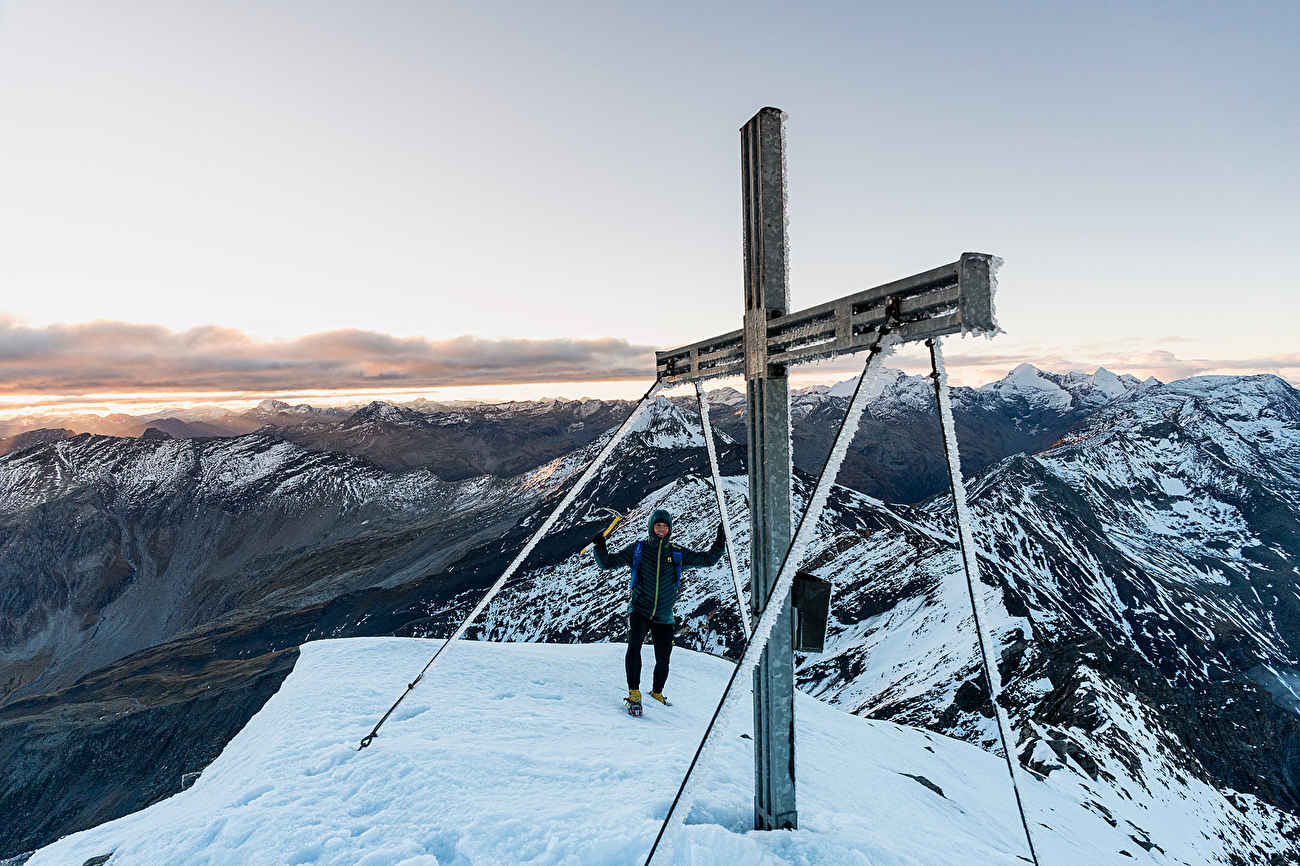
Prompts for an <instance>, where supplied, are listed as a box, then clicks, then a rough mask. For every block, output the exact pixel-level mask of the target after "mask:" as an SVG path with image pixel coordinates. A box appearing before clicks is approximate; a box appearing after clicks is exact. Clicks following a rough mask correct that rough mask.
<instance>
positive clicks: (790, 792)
mask: <svg viewBox="0 0 1300 866" xmlns="http://www.w3.org/2000/svg"><path fill="white" fill-rule="evenodd" d="M785 120H786V115H785V113H784V112H782V111H781V110H780V109H776V108H764V109H762V110H761V111H759V112H758V114H756V115H754V117H753V118H751V119H750V121H749V122H748V123H746V124H745V125H744V126H743V127H742V128H741V130H740V158H741V187H742V195H743V199H744V240H745V314H744V320H743V325H742V327H741V328H740V329H739V330H736V331H731V332H728V333H726V334H719V335H718V336H716V337H711V338H709V339H707V340H700V341H698V342H695V343H691V344H689V345H685V346H680V347H678V348H676V349H672V350H669V351H666V352H656V353H655V355H656V357H655V365H656V372H657V374H658V377H659V379H660V380H661V381H663V382H664V383H666V384H685V383H688V382H699V381H703V380H705V379H713V378H718V377H721V376H734V375H741V374H743V375H744V377H745V380H746V382H745V385H746V387H745V392H746V410H747V413H748V428H749V429H748V445H749V452H748V464H749V520H750V539H751V552H750V595H749V597H750V610H751V612H752V614H753V616H754V618H755V619H757V617H758V616H759V615H760V614H761V613H762V607H763V602H764V601H765V600H766V599H767V597H768V595H769V594H770V593H771V591H772V587H773V585H774V583H775V581H776V579H777V575H778V572H779V571H780V568H781V564H782V562H783V561H784V559H785V556H786V553H787V551H788V550H789V549H790V545H791V536H792V531H791V527H792V523H791V513H790V507H791V502H790V489H791V488H790V480H791V454H790V392H789V378H788V374H789V368H790V367H791V366H793V365H795V364H801V363H806V362H808V361H817V360H822V359H826V358H833V357H836V356H837V355H845V354H850V353H853V352H857V351H860V350H863V349H871V348H872V347H873V346H875V345H877V344H878V342H879V340H880V337H881V334H882V331H884V330H885V329H888V330H889V332H890V333H892V334H894V335H896V336H897V337H898V338H899V339H900V340H901V341H902V342H915V341H918V340H927V339H930V338H933V337H940V336H943V335H946V334H954V333H958V332H976V333H986V334H991V333H994V332H996V330H997V324H996V322H995V321H994V317H993V283H992V272H993V261H994V257H993V256H991V255H988V254H986V253H963V254H962V255H961V257H960V258H959V259H958V260H957V261H955V262H952V263H951V264H946V265H942V266H940V267H937V268H934V269H932V270H929V271H925V272H924V273H920V274H916V275H914V276H910V277H905V278H903V279H901V280H895V281H894V282H891V283H885V284H884V285H881V286H876V287H875V288H870V289H864V290H862V291H859V292H855V293H853V294H851V295H845V296H844V297H842V298H837V299H836V300H833V301H827V302H825V303H822V304H818V305H817V306H814V307H809V308H807V309H805V310H799V311H798V312H790V287H789V280H788V255H789V240H788V237H787V235H786V218H785V210H786V178H785ZM784 608H785V609H784V610H783V611H782V614H781V617H780V619H779V620H778V624H777V626H776V628H775V629H774V630H773V632H772V637H771V640H770V642H769V643H768V644H767V646H766V648H765V649H764V651H763V655H762V660H761V661H760V663H759V665H758V668H757V669H756V670H755V672H754V827H755V829H758V830H775V829H794V828H796V827H798V825H799V818H798V809H797V804H796V798H795V761H794V758H795V755H794V743H795V736H794V648H793V647H794V618H793V609H792V607H791V600H790V596H789V595H788V594H787V595H786V598H785V601H784Z"/></svg>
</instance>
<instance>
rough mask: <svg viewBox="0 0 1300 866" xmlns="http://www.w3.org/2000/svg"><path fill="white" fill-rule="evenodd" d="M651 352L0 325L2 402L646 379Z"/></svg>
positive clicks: (562, 343)
mask: <svg viewBox="0 0 1300 866" xmlns="http://www.w3.org/2000/svg"><path fill="white" fill-rule="evenodd" d="M653 376H654V349H653V347H650V346H636V345H632V344H631V343H629V342H628V341H627V340H623V339H618V338H615V337H601V338H594V339H584V340H574V339H548V340H530V339H501V340H492V339H486V338H484V337H475V336H461V337H452V338H449V339H443V340H428V339H424V338H422V337H394V336H391V335H388V334H381V333H377V332H374V331H360V330H341V331H326V332H323V333H318V334H308V335H306V336H302V337H294V338H291V339H283V340H264V339H258V338H255V337H251V336H249V335H247V334H245V333H243V332H242V331H239V330H236V329H233V328H222V327H217V326H208V327H201V328H193V329H191V330H188V331H180V332H178V331H172V330H169V329H168V328H165V327H163V326H161V325H147V324H134V323H129V322H114V321H96V322H87V323H84V324H73V325H47V326H43V327H30V326H26V325H23V324H21V323H20V322H18V321H17V320H15V319H13V318H0V393H2V394H89V393H150V392H176V391H187V392H203V391H212V392H232V391H239V392H281V391H299V390H305V389H331V390H347V389H357V390H360V389H373V388H421V387H429V388H435V387H449V386H457V385H499V384H521V383H532V382H590V381H620V380H631V379H641V380H645V379H649V378H652V377H653Z"/></svg>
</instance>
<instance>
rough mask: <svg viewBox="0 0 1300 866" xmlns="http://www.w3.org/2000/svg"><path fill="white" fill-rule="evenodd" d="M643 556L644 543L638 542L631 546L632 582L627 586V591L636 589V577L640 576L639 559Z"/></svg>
mask: <svg viewBox="0 0 1300 866" xmlns="http://www.w3.org/2000/svg"><path fill="white" fill-rule="evenodd" d="M644 554H645V542H644V541H638V542H637V543H636V544H634V545H633V546H632V582H631V583H630V584H628V589H635V588H636V579H637V576H638V575H640V574H641V557H642V555H644Z"/></svg>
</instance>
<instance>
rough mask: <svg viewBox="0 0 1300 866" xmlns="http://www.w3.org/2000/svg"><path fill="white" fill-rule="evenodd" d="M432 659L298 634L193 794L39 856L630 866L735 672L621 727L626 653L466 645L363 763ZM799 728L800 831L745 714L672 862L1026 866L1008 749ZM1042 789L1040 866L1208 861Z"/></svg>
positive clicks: (707, 671)
mask: <svg viewBox="0 0 1300 866" xmlns="http://www.w3.org/2000/svg"><path fill="white" fill-rule="evenodd" d="M427 653H428V642H427V641H420V640H411V639H399V638H388V639H384V638H359V639H354V640H348V641H323V642H316V643H311V644H307V645H306V646H304V647H303V651H302V657H301V659H300V660H299V662H298V665H297V667H296V668H295V669H294V672H293V673H292V674H291V675H290V676H289V678H288V679H287V680H286V681H285V682H284V684H283V686H282V687H281V689H280V691H279V693H278V694H277V695H276V696H275V697H274V698H272V699H271V701H270V702H269V703H268V704H267V705H266V706H265V707H264V708H263V709H262V711H261V712H259V713H258V714H257V716H256V717H254V719H253V720H252V721H251V722H250V723H249V725H248V726H247V727H246V728H245V729H244V731H243V732H241V733H240V734H239V735H238V736H237V737H236V738H235V739H234V741H232V742H231V743H230V745H229V746H227V748H226V749H225V751H224V752H223V753H222V755H221V757H220V758H218V759H217V761H216V762H215V763H213V764H212V765H211V766H210V767H208V768H207V769H206V770H205V771H204V772H203V775H202V776H201V777H200V778H199V780H198V781H197V782H196V783H195V784H194V786H193V787H192V788H191V789H189V790H188V791H185V792H183V793H180V794H178V795H176V796H174V797H171V798H170V799H168V800H165V801H163V802H161V803H158V804H156V805H154V806H151V807H149V808H148V809H145V810H144V811H142V812H138V813H135V814H133V815H130V816H128V817H126V818H122V819H119V820H117V821H113V822H111V823H108V824H105V825H102V826H100V827H96V828H94V829H92V830H88V831H85V832H82V833H77V834H75V835H72V836H69V837H67V838H65V839H62V840H60V841H59V842H56V843H54V844H53V845H50V846H48V847H46V848H44V849H42V850H40V851H38V852H37V853H36V855H35V856H34V857H33V858H32V859H31V860H30V861H29V864H28V866H51V864H59V866H62V864H66V863H81V862H83V861H84V860H86V859H89V858H91V857H95V856H98V855H103V854H106V853H110V852H113V861H112V862H113V864H114V866H133V864H139V866H145V864H156V863H195V864H198V863H240V864H277V863H299V864H320V866H326V864H339V866H343V864H348V866H352V864H365V866H435V864H456V863H507V862H510V863H515V862H530V863H537V864H547V863H582V864H591V866H601V864H611V866H613V864H619V866H622V864H627V863H634V862H638V861H639V860H640V859H641V858H643V857H644V856H645V854H646V852H647V851H648V850H649V846H650V842H651V840H652V839H653V838H654V833H655V831H656V830H657V829H658V824H659V820H660V817H661V816H662V814H663V813H664V811H665V810H666V808H667V805H668V802H669V800H670V799H671V797H672V794H673V791H674V789H675V786H676V780H677V779H678V778H680V776H681V774H682V773H683V772H684V769H685V766H686V763H687V761H688V760H689V757H690V751H691V745H692V744H693V743H694V742H695V741H696V740H697V739H698V736H699V733H700V731H701V730H702V728H703V726H704V724H705V722H706V721H707V719H708V716H709V714H710V712H711V710H712V705H713V699H714V697H715V696H716V695H717V694H718V693H719V692H720V691H721V689H722V686H723V684H724V683H725V681H726V679H727V677H728V676H729V674H730V665H728V664H727V663H725V662H723V661H720V660H717V659H713V658H710V657H708V656H705V655H699V654H692V653H690V652H689V651H679V653H677V654H675V655H674V674H673V678H674V679H673V682H674V691H673V697H674V706H673V707H671V708H661V709H656V708H655V707H651V708H649V709H648V710H647V714H646V716H645V717H644V718H642V719H630V718H628V717H627V716H626V715H624V714H622V712H621V710H620V709H619V707H618V702H617V694H618V693H619V690H620V687H621V678H622V659H621V655H622V649H621V647H618V646H608V645H595V646H556V645H545V644H531V645H527V644H492V643H475V642H470V643H466V644H465V645H464V646H463V647H458V649H457V652H456V653H454V654H452V655H451V656H450V657H449V658H448V661H447V663H446V664H445V665H444V666H443V667H442V668H441V669H440V670H439V672H438V674H437V676H436V678H435V679H434V681H433V682H431V683H430V684H429V688H428V689H426V690H425V691H424V692H423V693H419V698H418V700H417V699H413V700H412V702H411V704H410V705H409V706H404V707H403V710H402V712H401V713H400V714H398V715H396V716H394V717H393V719H392V720H391V721H390V725H391V727H390V728H386V729H385V733H384V735H383V736H382V737H381V739H379V740H378V741H377V742H376V743H375V745H374V746H372V747H371V748H370V749H367V750H365V751H361V752H358V751H356V749H355V746H354V742H355V736H354V735H355V734H356V733H358V731H359V730H360V725H369V724H371V723H372V722H373V721H374V720H375V719H377V718H378V712H379V711H380V708H381V707H382V706H383V705H384V703H385V701H384V698H385V697H387V696H389V695H391V694H392V693H393V692H394V691H397V690H400V689H401V687H402V684H403V683H404V682H405V680H404V679H403V671H404V670H405V669H408V668H410V666H411V665H413V664H418V662H419V660H422V659H423V658H424V657H425V656H426V655H427ZM797 717H798V726H799V733H798V736H799V748H798V751H797V760H798V761H799V769H798V775H799V779H800V829H798V830H795V831H790V832H783V833H758V832H754V831H752V830H750V829H749V828H750V827H751V825H752V808H753V807H752V800H751V797H752V782H751V777H752V772H753V740H752V738H749V730H750V729H749V726H748V720H747V719H741V718H738V719H737V720H736V723H735V724H734V725H733V726H732V727H730V728H728V729H726V731H725V732H723V733H724V736H722V737H721V738H720V743H719V745H720V748H719V752H718V755H717V761H716V762H715V763H714V765H713V766H712V767H711V768H710V770H709V773H708V776H709V784H708V787H707V790H706V791H705V792H704V793H703V794H702V795H701V798H700V801H699V803H698V805H697V806H696V808H695V809H694V810H693V811H692V812H691V816H690V820H689V821H688V823H687V824H686V826H685V827H684V828H683V829H682V831H681V832H680V834H679V835H678V836H677V840H676V844H675V845H674V847H673V849H672V851H671V856H670V857H666V858H665V859H664V861H663V862H665V863H716V864H726V863H756V862H763V863H771V864H785V863H863V864H868V863H893V862H898V863H915V864H921V866H993V864H1005V866H1013V864H1017V863H1021V862H1023V861H1022V860H1020V859H1019V857H1020V854H1021V853H1022V850H1023V849H1022V847H1021V846H1022V844H1023V843H1021V844H1020V845H1018V844H1017V842H1018V841H1019V839H1018V836H1017V830H1018V827H1017V826H1016V821H1015V818H1014V816H1013V813H1014V805H1013V804H1012V802H1011V800H1010V795H1009V792H1008V790H1007V789H1006V786H1005V785H1004V784H1001V781H1002V780H1001V778H999V776H1000V775H1002V776H1004V775H1005V774H1004V773H1002V774H1000V773H999V769H1000V768H999V767H998V759H996V758H995V757H993V756H991V755H988V754H986V753H984V752H982V751H980V750H979V749H976V748H974V747H972V746H969V745H967V744H964V743H961V742H958V741H956V740H952V739H949V738H947V737H943V736H940V735H937V734H928V733H926V732H924V731H917V730H912V729H908V728H903V727H899V726H897V725H894V724H891V723H888V722H872V721H867V720H863V719H857V718H854V717H852V716H850V715H847V714H845V713H842V712H840V711H838V710H836V709H834V708H832V707H829V706H826V705H825V704H822V703H820V702H818V701H816V700H813V699H811V698H808V697H806V696H800V697H799V699H798V702H797ZM846 756H851V760H845V758H846ZM1031 788H1032V795H1033V797H1034V802H1035V804H1036V805H1037V806H1038V808H1039V809H1040V810H1041V815H1042V816H1043V817H1044V818H1045V820H1047V821H1048V822H1050V823H1051V825H1052V826H1051V828H1050V829H1047V830H1044V831H1043V843H1042V844H1043V848H1044V850H1045V857H1046V858H1048V859H1047V862H1049V863H1071V864H1120V863H1123V864H1131V863H1135V862H1136V863H1157V864H1164V863H1169V862H1179V860H1185V859H1186V858H1187V857H1188V856H1190V857H1191V858H1192V861H1193V862H1196V859H1195V858H1196V855H1197V854H1199V853H1200V851H1201V850H1202V849H1201V848H1199V847H1198V846H1197V845H1196V844H1195V842H1192V841H1190V840H1200V838H1201V837H1200V834H1199V833H1198V832H1196V830H1197V829H1198V826H1199V825H1197V824H1196V823H1194V822H1195V821H1196V820H1197V819H1199V818H1202V817H1203V816H1201V815H1198V814H1189V815H1186V816H1184V818H1183V820H1182V821H1178V822H1176V823H1174V824H1172V825H1171V826H1170V827H1169V828H1168V829H1169V830H1170V835H1174V836H1178V835H1182V836H1185V837H1187V838H1188V839H1189V843H1188V845H1187V847H1186V848H1185V849H1183V850H1175V851H1170V852H1169V855H1170V856H1169V857H1166V856H1158V855H1157V853H1156V852H1154V851H1151V852H1149V851H1145V850H1143V849H1142V848H1141V847H1140V846H1138V845H1135V844H1134V843H1133V841H1132V839H1131V838H1130V835H1129V834H1130V833H1131V832H1132V831H1131V830H1130V829H1129V828H1128V827H1126V826H1125V825H1123V824H1120V825H1119V826H1112V825H1111V823H1110V822H1109V821H1108V820H1107V817H1106V810H1107V809H1108V805H1107V804H1109V803H1111V802H1112V798H1109V797H1107V795H1106V793H1105V792H1100V793H1098V792H1094V791H1092V790H1090V786H1088V785H1086V784H1085V783H1083V782H1081V781H1080V780H1079V779H1077V778H1076V777H1073V776H1052V777H1049V778H1048V779H1047V780H1045V781H1041V782H1034V783H1031ZM1094 799H1095V802H1094ZM1113 799H1114V800H1119V799H1120V798H1119V797H1117V796H1116V797H1114V798H1113ZM1085 803H1089V804H1092V805H1091V808H1087V807H1085V805H1084V804H1085ZM1121 851H1122V852H1126V853H1120V852H1121ZM1171 857H1173V858H1179V859H1172V860H1171V859H1170V858H1171Z"/></svg>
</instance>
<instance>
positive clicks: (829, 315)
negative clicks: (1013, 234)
mask: <svg viewBox="0 0 1300 866" xmlns="http://www.w3.org/2000/svg"><path fill="white" fill-rule="evenodd" d="M992 260H993V256H991V255H989V254H987V253H962V256H961V258H960V259H958V260H957V261H955V262H953V263H951V264H947V265H943V266H942V267H938V268H935V269H934V270H930V271H926V272H925V273H921V274H916V275H915V276H911V277H906V278H904V279H901V280H895V281H893V282H892V283H885V284H884V285H882V286H876V287H875V288H871V289H863V290H862V291H860V292H855V293H853V294H851V295H845V296H844V297H842V298H839V299H837V300H834V301H827V302H826V303H824V304H818V305H817V306H815V307H809V308H808V309H806V310H800V311H799V312H797V313H787V314H784V315H782V314H781V313H782V311H781V310H771V311H769V313H768V314H769V316H770V318H769V319H768V321H767V331H766V334H765V337H766V339H765V340H763V341H760V340H757V339H755V340H753V341H752V343H753V345H754V349H755V351H754V352H752V353H751V355H750V357H748V358H746V355H745V330H744V329H743V328H742V329H740V330H736V331H731V332H729V333H726V334H720V335H719V336H717V337H711V338H710V339H707V340H700V341H699V342H697V343H691V344H689V345H686V346H680V347H678V348H676V349H670V350H668V351H666V352H656V353H655V366H656V373H657V374H658V376H659V377H660V378H662V379H664V380H665V381H667V382H671V383H684V382H694V381H696V380H703V379H714V378H717V377H720V376H736V375H741V374H744V375H745V376H746V378H753V377H754V376H756V375H761V373H760V371H763V370H764V369H765V367H764V365H771V364H776V365H781V366H783V367H789V366H791V365H793V364H802V363H805V362H808V361H819V360H823V359H826V358H834V357H835V356H837V355H846V354H850V353H852V352H856V351H858V350H859V349H866V348H870V347H871V346H872V345H873V344H874V343H875V341H876V337H877V333H878V331H879V330H880V326H881V325H882V324H884V322H885V316H886V309H887V308H888V307H889V305H890V304H891V303H892V304H895V305H896V310H897V313H896V315H897V317H898V322H897V323H895V324H894V325H893V326H892V330H893V331H894V332H895V333H897V334H898V335H899V336H900V337H901V338H902V340H903V341H904V342H912V341H915V340H926V339H929V338H930V337H940V336H944V335H946V334H955V333H958V332H962V331H970V332H975V333H994V332H995V331H996V330H997V323H996V322H995V321H994V318H993V290H992V266H991V264H992ZM756 336H757V335H756Z"/></svg>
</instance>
